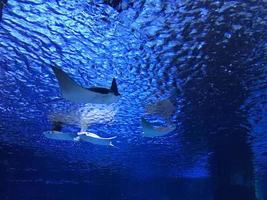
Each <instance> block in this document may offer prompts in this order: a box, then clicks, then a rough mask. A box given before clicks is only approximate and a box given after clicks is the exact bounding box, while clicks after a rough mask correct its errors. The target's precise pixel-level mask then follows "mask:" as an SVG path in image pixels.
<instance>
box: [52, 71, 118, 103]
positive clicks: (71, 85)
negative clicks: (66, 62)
mask: <svg viewBox="0 0 267 200" xmlns="http://www.w3.org/2000/svg"><path fill="white" fill-rule="evenodd" d="M52 69H53V71H54V73H55V75H56V78H57V80H58V83H59V86H60V90H61V93H62V96H63V97H64V98H65V99H67V100H69V101H72V102H75V103H94V104H112V103H115V102H116V101H118V99H119V96H120V93H119V92H118V87H117V83H116V79H115V78H113V80H112V85H111V88H110V89H108V88H102V87H90V88H84V87H82V86H80V85H78V84H77V83H76V82H75V81H74V80H72V79H71V78H70V77H69V76H68V75H67V74H66V73H65V72H63V71H62V70H61V69H59V68H57V67H52Z"/></svg>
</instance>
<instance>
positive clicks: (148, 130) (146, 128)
mask: <svg viewBox="0 0 267 200" xmlns="http://www.w3.org/2000/svg"><path fill="white" fill-rule="evenodd" d="M141 122H142V123H141V124H142V128H143V134H144V137H150V138H153V137H160V136H164V135H167V134H169V133H171V132H172V131H174V130H175V129H176V126H175V125H169V126H166V127H157V128H155V127H153V126H152V124H151V123H149V122H148V121H147V120H146V119H145V118H144V117H142V118H141Z"/></svg>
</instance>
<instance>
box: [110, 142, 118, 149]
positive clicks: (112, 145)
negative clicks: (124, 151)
mask: <svg viewBox="0 0 267 200" xmlns="http://www.w3.org/2000/svg"><path fill="white" fill-rule="evenodd" d="M109 146H111V147H114V148H116V149H120V148H119V147H117V146H115V145H114V144H112V141H110V143H109Z"/></svg>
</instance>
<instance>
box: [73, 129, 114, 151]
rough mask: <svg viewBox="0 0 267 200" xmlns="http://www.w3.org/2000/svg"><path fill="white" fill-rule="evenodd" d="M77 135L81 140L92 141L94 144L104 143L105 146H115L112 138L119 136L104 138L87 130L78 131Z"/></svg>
mask: <svg viewBox="0 0 267 200" xmlns="http://www.w3.org/2000/svg"><path fill="white" fill-rule="evenodd" d="M77 135H78V137H79V141H84V142H90V143H92V144H97V145H103V146H113V147H114V145H113V144H112V140H113V139H115V138H116V137H117V136H113V137H108V138H103V137H100V136H99V135H97V134H95V133H91V132H86V131H81V132H78V134H77Z"/></svg>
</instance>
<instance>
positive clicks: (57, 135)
mask: <svg viewBox="0 0 267 200" xmlns="http://www.w3.org/2000/svg"><path fill="white" fill-rule="evenodd" d="M43 134H44V135H45V137H46V138H49V139H53V140H66V141H75V140H76V138H77V134H76V133H64V132H60V131H45V132H43Z"/></svg>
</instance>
